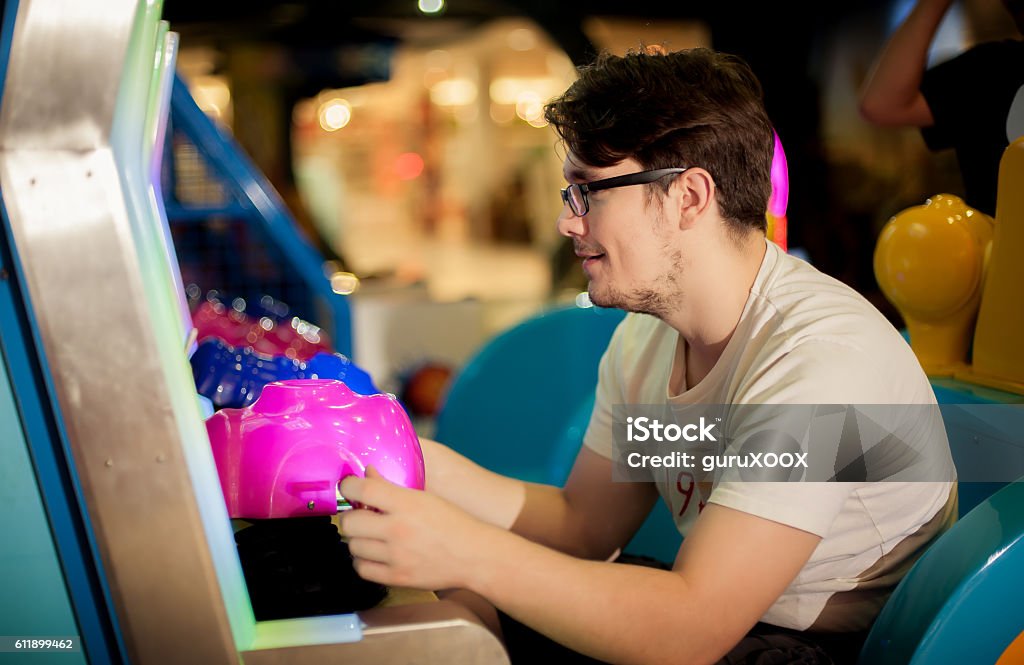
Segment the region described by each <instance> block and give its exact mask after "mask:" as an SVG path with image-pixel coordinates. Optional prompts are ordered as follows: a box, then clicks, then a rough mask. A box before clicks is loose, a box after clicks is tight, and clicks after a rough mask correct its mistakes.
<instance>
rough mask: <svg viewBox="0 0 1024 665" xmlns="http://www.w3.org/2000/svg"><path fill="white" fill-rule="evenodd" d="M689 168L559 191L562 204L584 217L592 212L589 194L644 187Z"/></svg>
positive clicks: (661, 171) (655, 170)
mask: <svg viewBox="0 0 1024 665" xmlns="http://www.w3.org/2000/svg"><path fill="white" fill-rule="evenodd" d="M687 168H689V167H685V168H671V169H653V170H651V171H640V172H639V173H627V174H626V175H617V176H615V177H614V178H605V179H604V180H595V181H593V182H581V183H579V184H576V185H569V186H568V187H566V188H565V189H562V190H559V191H560V192H561V194H562V203H567V204H568V205H569V208H570V209H572V211H573V214H575V215H576V216H577V217H582V216H583V215H586V214H587V213H588V212H590V201H589V200H588V199H587V192H596V191H597V190H599V189H612V188H614V187H628V186H630V185H644V184H647V183H649V182H654V181H655V180H660V179H661V178H664V177H665V176H667V175H675V174H678V173H682V172H683V171H685V170H686V169H687Z"/></svg>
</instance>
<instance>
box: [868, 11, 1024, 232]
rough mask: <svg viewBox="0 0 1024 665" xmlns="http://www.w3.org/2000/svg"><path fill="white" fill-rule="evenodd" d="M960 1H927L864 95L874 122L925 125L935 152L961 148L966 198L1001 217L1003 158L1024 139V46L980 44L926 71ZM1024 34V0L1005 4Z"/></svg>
mask: <svg viewBox="0 0 1024 665" xmlns="http://www.w3.org/2000/svg"><path fill="white" fill-rule="evenodd" d="M952 4H953V0H919V1H918V2H917V4H915V5H914V8H913V10H911V12H910V14H909V15H907V18H906V19H905V20H904V21H903V23H901V24H900V26H899V27H898V28H897V29H896V31H895V32H894V33H893V34H892V37H890V38H889V41H888V43H887V44H886V47H885V49H884V50H883V51H882V54H881V55H880V56H879V58H878V61H877V62H876V63H875V66H874V68H873V70H872V73H871V76H869V77H868V79H867V81H866V82H865V84H864V89H863V90H862V91H861V102H860V110H861V115H863V116H864V118H865V119H866V120H869V121H870V122H873V123H876V124H878V125H884V126H894V127H920V128H921V134H922V136H923V137H924V140H925V143H926V144H927V145H928V147H929V148H930V149H932V150H942V149H945V148H953V149H954V150H955V151H956V157H957V161H958V163H959V165H960V174H961V176H962V177H963V181H964V189H965V190H966V192H965V196H964V198H965V199H966V200H967V203H968V204H969V205H971V206H973V207H975V208H977V209H978V210H980V211H981V212H983V213H985V214H986V215H989V216H991V217H994V216H995V214H996V190H997V185H998V181H999V160H1000V159H1002V156H1003V151H1004V150H1006V146H1008V145H1009V144H1010V142H1011V141H1013V140H1014V139H1016V138H1017V137H1019V136H1021V135H1024V42H1022V41H1020V40H1019V39H1007V40H1003V41H995V42H988V43H984V44H978V45H977V46H974V47H973V48H971V49H968V50H967V51H965V52H964V53H961V54H960V55H958V56H957V57H955V58H953V59H952V60H948V61H946V62H943V63H941V64H939V65H936V66H935V67H932V68H931V69H926V66H927V62H928V49H929V47H930V45H931V42H932V40H933V39H934V37H935V34H936V32H937V31H938V29H939V24H940V23H941V22H942V18H943V17H944V16H945V15H946V12H948V11H949V8H950V6H951V5H952ZM1003 6H1004V7H1005V8H1006V10H1007V11H1008V12H1009V13H1010V15H1011V16H1012V17H1013V21H1014V23H1015V24H1016V26H1017V28H1018V30H1024V2H1022V1H1021V0H1003Z"/></svg>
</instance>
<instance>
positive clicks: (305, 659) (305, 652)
mask: <svg viewBox="0 0 1024 665" xmlns="http://www.w3.org/2000/svg"><path fill="white" fill-rule="evenodd" d="M359 618H360V619H362V620H363V623H364V627H363V639H362V640H360V641H359V642H353V643H351V644H345V645H337V644H335V645H327V644H324V645H313V646H309V645H307V646H301V647H300V646H295V647H280V648H271V647H269V646H267V647H265V648H263V649H262V650H259V651H246V652H244V653H243V654H242V657H243V660H244V662H245V665H324V663H417V665H507V664H508V662H509V660H508V655H507V654H506V653H505V649H504V648H503V647H502V646H501V643H500V642H499V641H498V639H497V638H496V637H494V635H493V634H491V632H490V631H489V630H487V629H486V628H484V627H483V625H482V624H480V621H479V619H477V618H476V617H475V616H473V615H472V614H471V613H470V611H469V610H467V609H466V608H465V607H462V606H461V605H458V604H456V603H453V602H451V601H439V602H433V603H419V604H413V605H400V606H395V607H384V608H377V609H372V610H367V611H366V612H360V613H359ZM254 646H255V647H256V648H259V647H261V646H264V645H261V644H260V638H259V635H257V639H256V643H255V645H254Z"/></svg>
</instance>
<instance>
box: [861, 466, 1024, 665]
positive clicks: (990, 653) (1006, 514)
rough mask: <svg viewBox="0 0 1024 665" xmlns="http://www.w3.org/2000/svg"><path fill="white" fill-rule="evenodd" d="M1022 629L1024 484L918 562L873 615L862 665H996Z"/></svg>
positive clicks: (991, 502)
mask: <svg viewBox="0 0 1024 665" xmlns="http://www.w3.org/2000/svg"><path fill="white" fill-rule="evenodd" d="M1022 631H1024V479H1021V480H1018V481H1017V482H1014V483H1010V484H1008V485H1007V486H1006V487H1004V488H1002V489H1001V490H999V491H998V492H996V493H995V494H993V495H992V496H990V497H989V498H987V499H985V500H984V501H982V502H981V503H979V504H978V505H977V506H976V507H975V508H974V509H973V510H971V511H970V512H969V513H968V514H967V515H966V516H965V517H963V518H962V519H961V520H960V521H959V522H957V523H956V524H955V525H953V527H952V528H951V529H950V530H949V531H948V532H946V533H945V534H943V535H942V537H941V538H939V539H938V540H937V541H936V542H935V543H934V544H933V545H932V546H931V547H929V548H928V551H927V552H925V553H924V555H922V556H921V558H920V559H919V560H918V561H917V563H916V564H915V565H914V567H913V568H911V570H910V572H909V573H907V576H906V577H904V578H903V581H902V582H900V584H899V586H897V587H896V590H895V591H894V592H893V595H892V597H891V598H890V599H889V601H888V602H887V603H886V605H885V607H884V608H883V609H882V612H881V614H879V616H878V619H877V621H876V622H875V625H874V626H873V627H872V629H871V633H870V634H869V635H868V639H867V642H866V643H865V645H864V649H863V650H862V652H861V656H860V663H861V664H862V665H921V664H923V663H928V664H929V665H946V664H949V665H952V664H954V663H956V664H958V665H959V664H962V663H994V662H996V660H997V659H998V658H999V656H1000V654H1002V653H1003V651H1004V650H1005V649H1006V647H1007V646H1008V645H1009V644H1010V643H1011V642H1012V641H1013V640H1014V638H1016V637H1017V636H1018V635H1019V634H1020V633H1021V632H1022Z"/></svg>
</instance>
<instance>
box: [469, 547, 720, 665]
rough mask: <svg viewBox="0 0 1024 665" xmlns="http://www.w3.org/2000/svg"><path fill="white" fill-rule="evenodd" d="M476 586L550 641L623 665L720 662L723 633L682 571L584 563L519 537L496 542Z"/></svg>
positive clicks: (474, 578)
mask: <svg viewBox="0 0 1024 665" xmlns="http://www.w3.org/2000/svg"><path fill="white" fill-rule="evenodd" d="M485 547H486V548H487V549H488V550H489V551H487V552H482V553H481V556H480V557H479V558H478V559H477V560H478V561H479V562H480V564H479V568H478V569H477V570H475V571H474V572H473V573H471V575H472V579H471V581H470V583H469V584H468V588H470V589H471V590H472V591H474V592H476V593H478V594H480V595H482V596H483V597H485V598H487V599H488V600H489V601H491V602H492V603H494V604H495V606H497V607H498V608H499V609H501V610H502V611H504V612H505V613H507V614H509V615H510V616H512V617H513V618H515V619H517V620H518V621H521V622H522V623H525V624H527V625H530V626H533V627H536V628H538V629H540V630H541V632H543V633H544V634H545V635H547V636H548V637H550V638H552V639H554V640H556V641H558V642H560V643H562V644H564V645H566V646H568V647H570V648H572V649H574V650H577V651H580V652H583V653H585V654H587V655H590V656H593V657H595V658H598V659H601V660H606V661H609V662H615V663H646V664H650V663H673V665H680V664H682V663H697V662H712V661H713V660H715V659H717V657H718V656H720V653H721V652H722V650H723V647H724V648H728V646H729V644H731V642H733V641H735V639H736V637H735V636H734V635H731V634H725V635H723V634H719V633H718V632H717V631H716V630H715V627H716V624H717V622H716V621H715V617H712V616H708V615H707V613H706V612H705V611H704V610H702V608H701V607H700V606H699V604H698V603H696V602H694V601H695V598H694V596H693V594H692V593H691V591H690V589H689V588H688V586H687V584H686V582H685V580H684V579H683V578H682V577H681V576H680V575H679V574H678V573H674V572H669V571H664V570H658V569H654V568H643V567H638V566H630V565H622V564H611V563H604V562H597V561H582V560H580V559H575V558H572V557H569V556H566V555H564V554H560V553H558V552H553V551H551V550H549V549H546V548H542V547H540V546H538V545H536V544H534V543H529V542H525V541H523V540H521V539H516V538H515V537H514V536H507V537H505V538H500V539H499V538H495V539H493V540H491V541H490V542H489V543H488V545H487V546H485Z"/></svg>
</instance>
